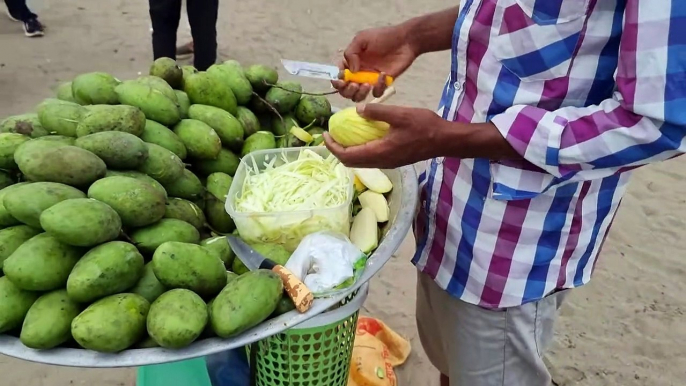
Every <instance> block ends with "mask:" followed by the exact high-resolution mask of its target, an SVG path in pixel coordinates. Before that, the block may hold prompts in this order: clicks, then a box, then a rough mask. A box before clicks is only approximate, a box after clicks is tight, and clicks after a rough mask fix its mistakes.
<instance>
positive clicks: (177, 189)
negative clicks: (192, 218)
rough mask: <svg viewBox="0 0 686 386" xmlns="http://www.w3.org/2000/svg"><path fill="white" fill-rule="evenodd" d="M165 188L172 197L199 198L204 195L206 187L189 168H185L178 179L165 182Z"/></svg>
mask: <svg viewBox="0 0 686 386" xmlns="http://www.w3.org/2000/svg"><path fill="white" fill-rule="evenodd" d="M164 188H165V189H166V190H167V193H168V194H169V195H170V196H171V197H178V198H185V199H186V200H197V199H198V198H201V197H202V195H203V191H204V190H205V188H204V187H203V186H202V182H200V179H199V178H198V177H197V176H196V175H195V174H193V173H192V172H191V171H190V170H188V169H183V174H182V175H181V177H180V178H178V179H177V180H176V181H174V182H172V183H169V184H164Z"/></svg>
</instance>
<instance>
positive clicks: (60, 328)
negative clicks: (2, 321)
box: [19, 289, 81, 350]
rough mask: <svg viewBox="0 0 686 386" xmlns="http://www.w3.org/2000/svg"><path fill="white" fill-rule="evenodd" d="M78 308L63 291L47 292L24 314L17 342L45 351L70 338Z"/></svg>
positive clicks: (79, 309)
mask: <svg viewBox="0 0 686 386" xmlns="http://www.w3.org/2000/svg"><path fill="white" fill-rule="evenodd" d="M79 313H81V306H80V305H79V304H78V303H76V302H75V301H73V300H71V299H69V297H68V296H67V291H66V290H64V289H59V290H55V291H52V292H48V293H46V294H45V295H42V296H41V297H39V298H38V300H36V302H35V303H33V305H32V306H31V308H30V309H29V312H28V313H27V314H26V318H25V319H24V323H23V325H22V327H21V335H20V336H19V340H21V343H23V344H24V346H26V347H30V348H32V349H36V350H47V349H51V348H54V347H57V346H59V345H61V344H62V343H65V342H66V341H68V340H69V339H71V322H72V321H73V320H74V318H75V317H76V316H77V315H78V314H79Z"/></svg>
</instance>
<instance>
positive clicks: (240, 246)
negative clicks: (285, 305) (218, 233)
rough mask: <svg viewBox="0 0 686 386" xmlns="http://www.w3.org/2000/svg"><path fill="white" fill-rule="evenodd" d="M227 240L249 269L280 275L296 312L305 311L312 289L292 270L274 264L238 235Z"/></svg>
mask: <svg viewBox="0 0 686 386" xmlns="http://www.w3.org/2000/svg"><path fill="white" fill-rule="evenodd" d="M227 240H228V241H229V245H230V246H231V249H232V250H233V252H234V253H235V254H236V257H238V259H239V260H240V261H242V262H243V264H245V266H246V267H248V269H249V270H251V271H255V270H258V269H268V270H270V271H273V272H274V273H276V274H278V275H279V276H280V277H281V280H282V281H283V286H284V288H285V290H286V293H287V294H288V297H290V298H291V300H293V304H295V308H296V309H297V310H298V312H300V313H303V312H307V310H309V309H310V307H312V302H313V301H314V295H312V291H310V289H309V288H307V286H306V285H305V283H303V282H302V280H300V279H298V277H297V276H295V275H294V274H293V272H291V271H289V270H288V269H287V268H286V267H284V266H283V265H280V264H276V263H275V262H274V261H272V260H270V259H268V258H266V257H264V256H263V255H261V254H260V253H259V252H257V251H255V250H254V249H253V248H252V247H251V246H250V245H248V243H246V242H245V241H243V240H242V239H241V238H239V237H236V236H234V235H228V236H227Z"/></svg>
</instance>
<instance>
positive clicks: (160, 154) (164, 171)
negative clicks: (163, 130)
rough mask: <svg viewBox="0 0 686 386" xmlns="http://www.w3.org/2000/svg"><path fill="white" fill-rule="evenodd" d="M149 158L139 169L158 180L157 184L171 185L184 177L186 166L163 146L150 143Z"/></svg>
mask: <svg viewBox="0 0 686 386" xmlns="http://www.w3.org/2000/svg"><path fill="white" fill-rule="evenodd" d="M147 146H148V158H147V159H146V160H145V161H144V162H143V163H142V164H141V166H140V167H138V171H140V172H143V173H145V174H147V175H149V176H150V177H152V178H154V179H155V180H157V182H159V183H161V184H162V185H164V184H170V183H173V182H174V181H176V180H177V179H178V178H180V177H181V176H182V175H183V170H184V169H185V165H184V163H183V161H181V158H179V157H178V156H177V155H176V154H174V153H172V152H171V151H169V150H167V149H165V148H163V147H162V146H159V145H155V144H154V143H148V144H147Z"/></svg>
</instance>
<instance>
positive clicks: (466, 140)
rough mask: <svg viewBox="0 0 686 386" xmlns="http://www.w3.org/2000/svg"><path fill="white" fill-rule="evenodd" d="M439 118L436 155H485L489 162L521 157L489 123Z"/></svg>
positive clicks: (436, 133) (456, 156)
mask: <svg viewBox="0 0 686 386" xmlns="http://www.w3.org/2000/svg"><path fill="white" fill-rule="evenodd" d="M442 121H443V127H439V128H437V130H435V131H434V136H435V138H434V139H435V140H434V143H436V152H437V156H439V157H454V158H487V159H490V160H493V161H499V160H506V159H522V156H521V155H520V154H519V153H517V151H516V150H515V149H514V148H513V147H512V145H510V143H509V142H508V141H507V140H506V139H505V138H504V137H503V136H502V134H500V131H498V129H497V128H496V127H495V125H494V124H492V123H458V122H450V121H445V120H442Z"/></svg>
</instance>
